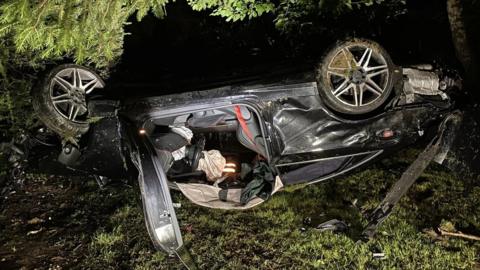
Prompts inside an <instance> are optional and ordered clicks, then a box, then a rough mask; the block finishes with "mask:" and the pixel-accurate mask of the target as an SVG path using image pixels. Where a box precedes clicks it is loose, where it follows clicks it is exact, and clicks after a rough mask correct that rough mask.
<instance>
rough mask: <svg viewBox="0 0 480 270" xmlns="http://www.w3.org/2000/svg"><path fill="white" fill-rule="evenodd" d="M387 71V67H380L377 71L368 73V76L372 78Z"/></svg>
mask: <svg viewBox="0 0 480 270" xmlns="http://www.w3.org/2000/svg"><path fill="white" fill-rule="evenodd" d="M386 72H388V69H386V68H384V69H380V70H378V71H375V72H372V73H368V74H367V77H368V78H372V77H375V76H377V75H380V74H382V73H386Z"/></svg>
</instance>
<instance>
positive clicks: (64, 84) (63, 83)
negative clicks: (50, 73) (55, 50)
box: [53, 76, 73, 93]
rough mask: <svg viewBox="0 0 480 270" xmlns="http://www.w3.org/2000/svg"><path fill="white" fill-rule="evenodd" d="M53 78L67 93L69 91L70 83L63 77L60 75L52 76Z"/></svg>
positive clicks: (70, 88)
mask: <svg viewBox="0 0 480 270" xmlns="http://www.w3.org/2000/svg"><path fill="white" fill-rule="evenodd" d="M53 80H54V81H55V82H56V83H57V84H58V85H59V86H60V87H61V88H63V90H65V91H67V93H70V91H71V90H72V87H73V86H72V85H71V84H70V83H69V82H67V81H66V80H65V79H64V78H62V77H60V76H55V77H54V78H53Z"/></svg>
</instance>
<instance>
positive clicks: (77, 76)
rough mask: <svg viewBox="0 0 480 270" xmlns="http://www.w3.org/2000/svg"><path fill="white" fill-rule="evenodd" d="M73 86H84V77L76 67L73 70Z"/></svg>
mask: <svg viewBox="0 0 480 270" xmlns="http://www.w3.org/2000/svg"><path fill="white" fill-rule="evenodd" d="M72 79H73V86H74V87H78V88H82V77H80V71H79V70H78V69H77V68H74V69H73V71H72Z"/></svg>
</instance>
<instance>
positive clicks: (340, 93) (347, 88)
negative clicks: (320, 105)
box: [335, 83, 355, 98]
mask: <svg viewBox="0 0 480 270" xmlns="http://www.w3.org/2000/svg"><path fill="white" fill-rule="evenodd" d="M353 87H355V84H353V83H350V84H349V85H348V86H347V87H345V88H344V89H343V90H341V91H339V93H337V94H335V96H336V97H337V98H338V97H339V96H341V95H343V93H345V92H347V91H348V90H350V89H351V88H353Z"/></svg>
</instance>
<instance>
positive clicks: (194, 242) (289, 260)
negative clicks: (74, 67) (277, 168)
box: [82, 151, 480, 269]
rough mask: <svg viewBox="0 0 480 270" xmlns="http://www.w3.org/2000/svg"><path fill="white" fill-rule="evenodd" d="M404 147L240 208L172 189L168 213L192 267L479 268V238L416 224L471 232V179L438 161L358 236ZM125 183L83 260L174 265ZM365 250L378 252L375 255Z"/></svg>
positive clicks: (474, 197)
mask: <svg viewBox="0 0 480 270" xmlns="http://www.w3.org/2000/svg"><path fill="white" fill-rule="evenodd" d="M411 155H412V153H411V152H408V151H407V152H404V153H403V155H399V156H397V157H396V158H395V159H393V160H384V161H382V162H380V163H379V164H377V165H375V166H371V167H370V168H368V169H367V170H364V171H360V172H357V173H356V174H353V175H351V176H348V177H345V178H342V179H338V180H336V181H331V182H326V183H321V184H317V185H312V186H307V187H303V188H298V187H297V188H296V187H289V188H288V189H286V190H285V191H284V192H281V193H279V194H277V195H276V196H274V197H273V198H271V199H270V200H269V201H267V202H266V203H264V204H263V205H261V206H259V207H257V208H254V209H251V210H246V211H237V212H235V211H221V210H212V209H206V208H201V207H198V206H195V205H193V204H191V203H190V202H188V201H187V200H186V199H185V198H183V197H182V196H181V195H179V194H176V193H174V194H173V198H174V201H175V202H180V203H181V205H182V207H181V208H180V209H177V216H178V218H179V221H180V226H181V229H182V233H183V237H184V241H185V246H186V249H187V250H188V251H189V253H190V255H191V258H192V259H193V260H194V261H195V263H196V264H197V266H198V267H199V268H200V269H285V268H288V269H474V268H477V269H478V262H479V251H480V245H479V243H474V242H468V241H465V240H461V239H446V238H441V237H432V236H431V235H432V234H431V233H430V234H428V233H426V232H425V231H429V230H431V229H432V228H436V227H437V226H440V225H441V224H446V223H449V224H451V225H452V226H456V227H457V229H461V230H462V231H464V232H470V233H477V234H478V233H479V232H480V223H479V220H480V213H479V208H478V205H479V200H480V196H479V195H480V187H479V186H478V185H477V186H475V185H467V183H466V182H465V181H464V180H461V179H457V178H455V177H453V176H452V175H451V174H449V173H447V172H446V171H444V170H443V169H441V168H440V167H438V166H430V168H429V169H428V170H427V171H426V173H424V175H423V176H422V177H421V178H420V179H419V181H418V183H417V184H416V185H415V186H414V187H413V188H412V189H411V190H410V192H409V195H408V196H406V197H405V198H404V199H402V201H401V203H400V207H397V208H396V209H395V210H394V212H393V214H392V215H391V216H390V218H389V219H388V220H387V221H386V222H385V223H384V224H383V225H382V226H381V227H380V230H379V235H378V237H377V238H376V239H375V240H373V241H370V242H368V243H364V242H358V241H357V240H358V235H359V233H360V232H361V229H362V226H364V225H365V220H364V219H363V218H362V217H363V213H364V211H366V210H368V209H372V208H373V207H374V206H375V205H376V203H378V202H379V201H380V200H381V199H382V195H384V194H385V192H386V190H387V189H388V187H389V186H390V185H391V184H392V183H393V182H394V181H395V180H396V179H398V177H399V176H400V174H401V172H402V171H403V169H405V168H406V166H408V162H410V160H411V159H409V158H408V157H409V156H411ZM392 168H393V169H392ZM125 192H127V193H129V195H128V196H127V197H128V199H127V200H126V201H125V204H124V205H123V206H122V207H120V208H118V209H117V210H116V211H115V212H114V214H113V215H111V216H110V217H109V219H108V221H107V222H106V223H105V224H104V225H103V226H101V228H99V229H98V230H99V231H98V232H97V233H96V234H95V235H93V236H91V245H90V246H89V248H88V252H87V254H86V257H85V259H84V260H83V263H84V264H83V266H87V267H90V268H92V269H100V268H101V269H118V268H129V269H182V265H181V263H180V262H179V261H178V260H177V259H176V258H171V257H168V256H167V255H165V254H163V253H160V252H156V251H154V250H153V248H152V245H151V244H150V240H149V238H148V236H147V233H146V229H145V228H144V222H143V216H142V214H141V208H140V206H139V204H138V203H137V196H136V195H134V194H136V193H135V192H134V191H133V190H127V191H125ZM130 193H131V194H130ZM353 202H356V203H355V206H354V203H353ZM331 218H338V219H342V220H345V221H346V222H347V223H348V224H349V225H350V229H349V231H348V232H347V233H344V234H334V233H332V232H320V231H318V230H316V229H314V228H313V226H312V225H309V222H305V221H306V220H311V222H310V223H311V224H316V223H318V222H321V221H325V220H328V219H331ZM374 252H383V253H384V254H385V256H384V257H383V258H381V259H376V258H374V257H373V253H374ZM82 268H84V267H82Z"/></svg>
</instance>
